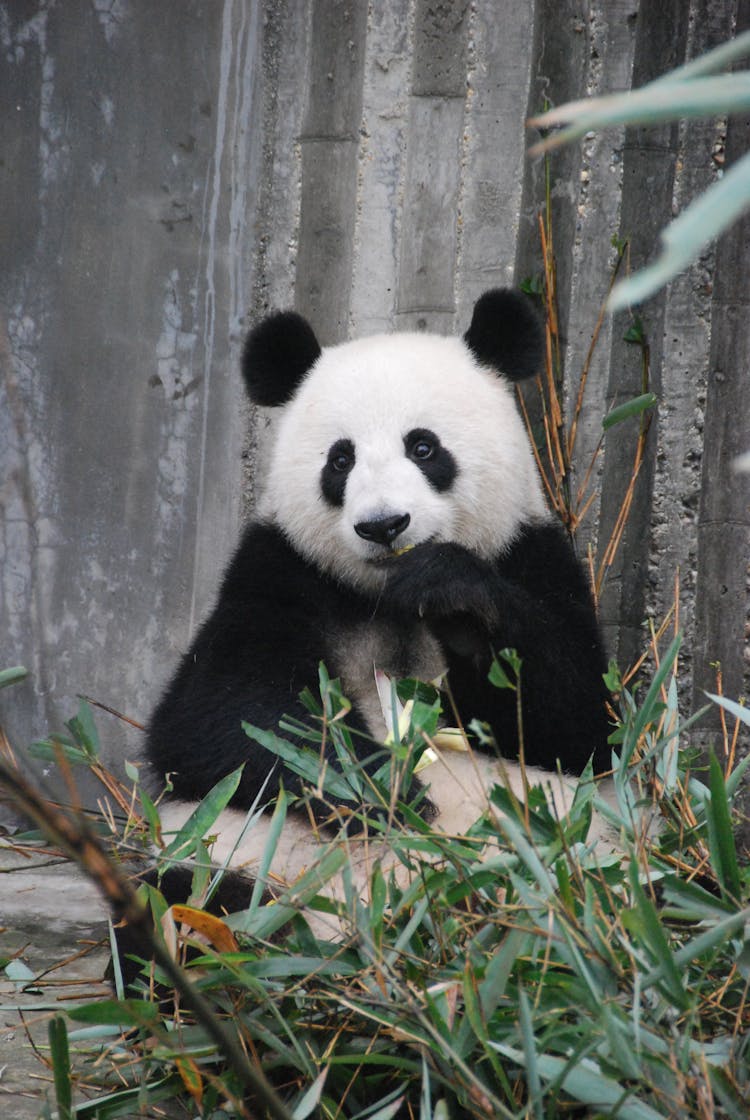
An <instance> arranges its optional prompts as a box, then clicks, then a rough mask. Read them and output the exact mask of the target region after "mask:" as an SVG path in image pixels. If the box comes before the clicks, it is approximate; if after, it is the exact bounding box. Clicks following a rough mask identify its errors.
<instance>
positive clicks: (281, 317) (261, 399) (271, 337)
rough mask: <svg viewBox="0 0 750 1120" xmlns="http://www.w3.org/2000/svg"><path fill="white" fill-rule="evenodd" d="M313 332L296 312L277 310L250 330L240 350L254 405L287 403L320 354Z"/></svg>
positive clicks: (244, 373) (243, 370) (273, 405)
mask: <svg viewBox="0 0 750 1120" xmlns="http://www.w3.org/2000/svg"><path fill="white" fill-rule="evenodd" d="M320 353H321V351H320V344H319V343H318V340H317V338H316V337H315V333H314V331H313V329H312V327H311V326H310V324H309V323H308V322H307V320H306V319H303V318H302V316H301V315H298V314H297V312H296V311H276V312H274V314H273V315H269V316H268V318H267V319H263V321H262V322H260V323H258V325H257V326H256V327H253V329H252V330H251V331H250V334H249V335H248V336H247V340H246V341H245V346H244V349H243V351H242V376H243V377H244V379H245V385H246V386H247V391H248V393H249V395H250V400H251V401H253V402H254V403H255V404H261V405H266V406H269V407H271V408H274V407H276V406H278V405H282V404H286V402H287V401H288V400H290V399H291V397H292V395H293V393H294V391H295V389H296V388H297V386H298V385H299V383H300V382H301V381H302V379H303V377H304V376H305V374H306V373H307V372H308V370H309V369H311V368H312V366H313V365H314V364H315V362H316V361H317V360H318V358H319V357H320Z"/></svg>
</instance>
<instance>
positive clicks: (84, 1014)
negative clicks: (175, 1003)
mask: <svg viewBox="0 0 750 1120" xmlns="http://www.w3.org/2000/svg"><path fill="white" fill-rule="evenodd" d="M66 1014H67V1016H68V1018H70V1019H73V1020H74V1021H75V1022H77V1023H99V1024H102V1025H104V1026H108V1027H123V1028H124V1027H144V1026H150V1025H153V1024H154V1023H155V1022H157V1021H158V1018H159V1007H158V1005H157V1004H154V1003H147V1002H146V1001H145V1000H141V999H121V1000H116V999H103V1000H100V1001H99V1002H98V1003H85V1004H83V1006H82V1007H71V1008H70V1009H69V1010H68V1011H67V1012H66Z"/></svg>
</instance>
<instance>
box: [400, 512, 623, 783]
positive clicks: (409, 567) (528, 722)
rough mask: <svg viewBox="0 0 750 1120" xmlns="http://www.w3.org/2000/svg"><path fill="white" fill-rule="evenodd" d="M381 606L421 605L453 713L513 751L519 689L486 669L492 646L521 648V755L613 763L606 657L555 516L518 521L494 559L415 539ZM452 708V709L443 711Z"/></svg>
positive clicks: (569, 765) (535, 760)
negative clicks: (440, 654) (513, 536)
mask: <svg viewBox="0 0 750 1120" xmlns="http://www.w3.org/2000/svg"><path fill="white" fill-rule="evenodd" d="M385 598H386V599H387V602H388V607H389V609H391V610H396V611H398V612H401V613H403V612H409V613H416V614H417V615H421V617H423V618H424V619H425V621H426V622H427V623H428V625H429V626H430V628H431V629H432V630H433V632H434V633H435V635H436V637H437V638H438V639H439V641H440V642H441V645H442V646H443V649H444V652H445V655H446V660H447V664H448V685H449V688H450V694H451V697H452V699H453V702H454V703H455V705H456V708H457V710H458V714H459V716H460V717H461V720H462V721H464V722H466V723H468V722H469V721H470V720H472V719H474V718H477V719H480V720H482V721H483V722H486V723H488V724H490V726H491V727H492V730H493V733H494V736H495V738H496V740H497V743H498V746H499V748H500V750H501V751H502V753H503V754H504V755H506V756H514V755H516V754H517V753H518V742H519V740H518V721H517V708H516V694H515V693H514V692H513V691H512V690H509V689H498V688H496V687H495V686H494V685H492V684H490V682H489V681H488V679H487V674H488V672H489V669H490V666H491V663H492V659H493V656H494V654H496V653H497V652H499V651H500V650H502V649H505V648H508V647H510V648H513V649H516V650H517V651H518V654H519V655H520V657H521V659H522V667H521V696H522V713H523V736H524V747H525V757H526V761H527V762H528V763H530V764H533V765H537V766H543V767H545V768H548V769H550V768H552V769H553V768H554V767H555V766H556V764H557V760H558V759H559V761H560V764H561V765H562V767H563V769H564V770H566V771H570V772H580V771H581V770H582V769H583V767H584V766H585V764H586V762H587V761H588V759H589V757H590V756H592V755H593V756H594V766H595V769H597V770H602V769H606V768H607V767H608V765H609V750H608V747H607V742H606V741H607V735H608V732H609V727H608V722H607V716H606V711H605V700H606V689H605V686H604V683H603V681H602V674H603V673H604V672H605V670H606V660H605V656H604V651H603V647H602V642H601V638H600V635H599V628H598V625H597V621H596V617H595V614H594V608H593V604H592V601H591V596H590V593H589V589H588V585H587V581H586V577H585V574H584V572H583V570H582V568H581V565H580V564H579V562H578V560H577V558H576V557H575V555H574V553H573V550H572V548H571V546H570V544H569V543H568V541H567V539H566V537H565V535H564V533H563V531H562V529H561V528H560V527H558V526H557V525H556V524H554V523H546V524H544V525H539V526H533V527H532V526H530V527H527V528H525V529H524V530H523V532H522V533H521V535H520V536H519V538H518V540H517V541H516V542H515V544H514V545H513V546H512V547H511V548H510V550H509V551H508V553H507V555H505V556H503V557H500V558H498V559H497V560H495V561H494V562H493V563H491V562H488V561H485V560H482V559H481V558H480V557H478V556H476V555H475V554H474V553H472V552H470V551H468V550H467V549H465V548H463V547H462V546H461V545H457V544H452V543H449V544H438V543H433V544H426V545H419V546H417V547H416V548H414V549H413V550H411V551H410V552H407V553H404V555H403V556H401V557H398V558H397V559H396V560H395V561H394V563H393V570H392V571H391V574H390V577H389V581H388V585H387V591H386V596H385ZM448 718H449V719H450V715H448Z"/></svg>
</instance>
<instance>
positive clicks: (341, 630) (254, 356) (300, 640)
mask: <svg viewBox="0 0 750 1120" xmlns="http://www.w3.org/2000/svg"><path fill="white" fill-rule="evenodd" d="M543 344H544V337H543V332H542V328H541V325H540V322H539V319H538V316H537V314H536V311H535V310H534V308H533V306H532V304H531V302H530V300H529V299H528V298H527V297H526V296H525V295H523V294H522V293H520V292H514V291H510V290H504V289H503V290H493V291H489V292H486V293H485V294H484V295H483V296H481V298H480V299H479V300H478V302H477V303H476V305H475V307H474V311H473V316H472V320H471V324H470V326H469V328H468V330H467V331H466V333H465V334H464V336H463V338H452V337H442V336H436V335H432V334H427V333H396V334H391V335H377V336H374V337H369V338H363V339H358V340H354V341H348V342H344V343H342V344H339V345H336V346H331V347H325V348H321V346H320V345H319V343H318V341H317V338H316V336H315V334H314V332H313V329H312V328H311V326H310V325H309V324H308V323H307V322H306V320H305V319H304V318H302V317H301V316H300V315H299V314H297V313H296V312H292V311H286V312H277V313H274V314H271V315H270V316H268V317H267V318H265V319H264V320H263V321H261V322H260V323H259V324H258V325H257V326H255V328H254V329H253V330H252V331H251V332H250V334H249V337H248V338H247V340H246V344H245V347H244V351H243V355H242V373H243V376H244V381H245V384H246V387H247V390H248V393H249V396H250V399H251V401H252V402H253V403H254V404H256V405H260V406H264V407H266V408H270V409H273V410H275V411H276V412H277V414H278V419H277V423H276V425H275V430H274V435H273V441H272V448H271V451H270V460H269V462H268V463H267V479H266V485H265V489H264V493H263V496H262V499H261V501H260V504H259V509H258V513H257V516H256V518H255V520H254V521H253V522H252V523H251V524H250V525H249V527H248V528H247V529H246V530H245V532H244V536H243V537H242V540H241V543H240V545H239V547H238V549H237V551H236V554H235V555H234V558H233V559H232V560H231V562H230V564H229V567H228V569H227V571H226V574H225V576H224V579H223V582H222V584H221V587H220V590H219V594H218V599H217V601H216V605H215V607H214V609H213V611H212V613H211V614H210V616H209V617H208V618H207V620H206V621H205V622H204V624H203V625H202V627H201V628H200V630H199V632H198V634H197V636H196V637H195V640H194V641H193V643H192V646H191V648H190V649H189V651H188V652H187V654H186V655H185V656H184V658H183V660H182V662H181V664H180V665H179V667H178V669H177V672H176V674H175V676H174V679H173V680H172V681H171V683H170V684H169V685H168V687H167V689H166V691H165V693H164V695H163V696H162V698H161V700H160V702H159V703H158V706H157V707H156V710H155V711H154V713H153V716H152V718H151V720H150V723H149V725H148V728H147V756H148V760H149V763H150V765H151V767H152V768H153V771H154V772H155V773H156V774H157V775H158V776H159V778H160V779H161V780H162V781H163V780H164V779H166V778H169V782H170V783H171V789H170V793H169V799H168V800H166V801H164V802H163V803H162V828H163V829H164V830H165V832H170V831H172V832H173V831H176V830H177V829H179V828H180V827H181V825H182V824H183V823H184V822H185V820H186V819H187V818H188V816H189V815H190V813H191V812H192V810H193V808H194V803H195V802H196V801H197V800H199V799H201V798H202V797H204V796H205V795H206V794H207V793H208V791H209V790H210V789H211V788H212V787H213V786H214V785H215V783H217V782H218V781H219V779H221V778H222V777H223V776H225V775H226V774H228V773H230V772H231V771H234V770H235V769H236V768H238V767H240V766H243V767H244V768H243V770H242V776H241V778H240V781H239V785H238V787H237V790H236V792H235V794H234V796H233V799H232V801H231V804H230V806H229V807H228V808H227V809H226V810H224V812H223V813H222V814H221V816H220V817H219V819H218V821H216V822H215V823H214V824H213V825H212V826H211V829H210V831H211V832H212V833H218V839H217V841H216V844H215V846H214V849H213V858H214V859H215V860H216V861H217V862H219V863H221V861H222V860H224V859H228V858H230V856H231V860H232V865H233V866H240V867H241V868H242V870H243V872H244V873H246V874H247V875H248V876H251V875H252V871H253V864H254V862H256V861H257V859H258V855H259V852H261V851H262V850H263V848H264V845H265V842H266V839H267V836H268V831H269V827H270V826H269V820H270V817H269V815H268V814H264V815H261V816H260V817H256V819H255V822H254V824H253V827H251V828H250V829H247V828H246V824H247V814H248V810H250V809H252V808H256V807H257V806H258V804H259V803H263V804H269V805H270V804H271V803H272V802H273V800H274V797H275V796H276V795H277V794H278V792H279V789H280V788H281V787H282V786H283V788H284V789H285V790H286V792H287V793H288V794H290V795H292V796H294V797H300V798H302V797H306V803H305V805H304V806H303V807H302V808H301V809H300V810H299V811H298V812H292V813H290V814H289V815H288V818H287V821H286V825H285V828H284V832H283V835H282V837H281V838H280V840H279V843H278V845H277V848H276V852H275V855H274V861H273V864H272V868H271V870H272V871H273V873H274V875H275V877H276V879H277V881H281V882H286V883H291V882H293V881H294V879H295V878H296V876H297V875H299V874H300V873H301V871H302V870H303V869H304V868H305V867H306V866H308V865H309V864H310V862H311V859H312V853H313V851H314V849H315V847H316V845H317V844H319V843H320V833H319V831H318V830H319V828H321V829H323V833H324V834H325V829H326V825H327V824H331V822H332V817H331V814H332V812H333V814H334V817H336V819H337V820H338V821H339V822H340V820H341V813H344V812H349V813H350V815H351V806H350V804H348V803H347V804H343V803H340V804H339V803H337V799H336V797H335V796H332V795H326V796H325V798H322V797H319V796H316V794H315V793H314V792H313V793H312V794H311V793H310V791H309V790H308V791H305V789H304V788H303V783H302V781H301V779H300V778H299V777H298V776H297V775H296V774H295V773H293V772H292V771H291V770H290V769H289V768H288V767H286V766H285V765H284V764H283V763H282V762H281V761H280V760H277V759H276V758H275V757H274V755H273V754H271V753H269V752H268V751H267V750H266V749H264V748H263V747H262V746H260V745H259V744H258V743H256V742H254V741H253V740H252V739H250V738H249V737H248V736H247V735H246V734H245V732H244V731H243V728H242V722H243V721H248V722H249V723H251V724H254V725H256V726H259V727H262V728H268V729H278V724H279V721H280V720H281V719H282V717H284V716H287V717H292V718H295V717H296V718H297V719H299V720H301V721H303V722H307V723H308V724H309V722H310V716H309V713H308V711H307V709H306V708H305V707H304V705H303V703H302V701H301V700H300V694H301V693H302V691H303V690H304V689H305V688H309V689H311V690H312V691H313V692H315V691H316V685H317V682H318V672H319V665H320V664H321V663H324V664H325V665H326V666H327V668H328V671H329V673H330V675H331V677H338V678H339V679H340V681H341V687H342V691H343V693H344V695H345V696H346V697H348V698H349V700H350V702H351V711H350V712H349V713H348V714H347V717H346V723H347V726H348V727H349V728H351V729H352V732H353V735H354V739H353V741H354V743H355V744H358V745H359V744H361V747H360V746H358V747H357V749H358V751H359V750H360V749H361V751H362V760H361V761H362V766H363V767H364V768H365V769H368V768H369V770H370V772H373V771H374V769H376V768H377V767H378V766H380V765H381V764H382V757H380V758H377V757H376V758H374V759H373V758H372V756H373V753H374V750H375V748H374V746H373V742H372V740H375V742H376V743H380V744H382V743H383V742H384V741H385V739H386V736H387V733H388V728H387V723H386V720H385V719H384V714H383V711H384V709H383V705H382V704H381V702H380V696H379V691H378V680H380V681H381V682H382V679H383V677H382V674H385V677H386V679H388V678H391V679H402V678H415V679H417V680H422V681H435V680H441V681H443V682H444V686H445V689H446V697H447V698H446V703H445V711H446V716H447V718H448V719H449V720H451V721H455V722H458V723H459V724H460V725H461V726H463V727H464V728H466V727H468V726H469V723H470V721H472V720H480V721H482V723H484V724H486V725H487V726H488V728H489V729H490V730H491V738H492V742H493V744H494V746H493V747H492V749H490V747H488V745H487V743H486V742H477V743H473V744H472V749H471V750H469V751H461V752H450V751H438V752H437V755H438V757H437V760H436V761H435V762H434V763H433V764H431V765H430V766H428V767H426V768H425V770H424V771H422V773H421V775H420V779H419V780H420V782H421V783H422V784H423V786H424V788H425V791H426V797H425V798H424V799H423V801H422V810H421V811H422V813H423V815H425V816H426V817H428V818H429V817H431V818H432V823H433V826H434V827H435V828H438V829H442V830H443V831H445V832H446V833H447V834H449V835H454V834H461V833H462V832H465V831H466V829H467V828H468V827H469V826H470V825H471V824H472V823H473V822H474V821H475V820H476V819H477V817H478V816H480V814H481V813H482V812H483V810H485V809H486V808H487V791H488V788H489V787H491V785H492V784H493V783H494V782H496V781H498V780H499V776H500V773H501V772H502V774H503V776H504V778H505V780H508V778H507V776H508V774H510V781H511V784H513V785H514V786H515V788H516V791H517V792H520V791H523V788H524V786H523V782H524V777H523V774H521V772H520V770H519V768H518V766H517V765H515V767H514V763H513V760H515V759H517V758H518V755H519V750H520V736H519V718H518V705H517V693H516V692H514V691H512V690H508V689H499V688H497V687H495V685H493V684H492V683H490V681H489V679H488V673H489V670H490V667H491V665H492V662H493V659H494V657H495V655H496V654H497V653H498V652H499V651H501V650H504V649H506V648H513V649H515V650H516V651H517V653H518V655H519V657H520V659H521V670H520V696H521V719H520V727H521V729H522V731H521V734H522V737H523V755H524V762H525V767H526V770H527V772H528V775H529V777H530V778H531V779H532V780H538V779H539V778H540V777H543V778H545V779H546V780H548V781H549V782H550V783H551V785H552V787H553V796H554V798H555V803H556V805H559V807H560V811H561V812H563V811H565V809H566V807H567V805H569V799H570V793H569V789H568V787H569V785H570V779H569V778H566V777H565V776H566V775H570V776H574V775H578V774H580V773H581V771H582V770H583V769H584V767H585V766H586V765H587V763H588V762H589V760H591V761H592V763H593V767H594V771H595V772H601V771H602V770H606V769H607V768H608V766H609V749H608V747H607V738H608V733H609V731H610V728H609V726H608V716H607V708H606V699H607V693H606V689H605V685H604V681H603V674H604V673H605V670H606V663H605V655H604V649H603V645H602V640H601V637H600V632H599V627H598V624H597V619H596V615H595V610H594V606H593V602H592V598H591V594H590V589H589V585H588V580H587V577H586V574H585V572H584V570H583V568H582V566H581V564H580V563H579V561H578V559H577V558H576V556H575V554H574V551H573V549H572V547H571V544H570V542H569V540H568V538H567V536H566V534H565V532H564V530H563V528H562V527H561V525H560V524H559V522H558V521H557V520H556V519H555V518H554V517H553V516H552V515H551V514H550V513H549V511H548V509H547V507H546V503H545V499H544V493H543V489H542V485H541V481H540V478H539V474H538V471H537V467H536V464H535V461H534V456H533V452H532V449H531V446H530V443H529V440H528V437H527V433H526V430H525V426H524V423H523V421H522V419H521V417H520V415H519V413H518V410H517V407H516V403H515V399H514V393H515V390H514V383H516V382H519V381H521V380H523V379H525V378H528V377H531V376H533V375H534V374H536V373H537V372H538V370H539V369H540V367H541V365H542V360H543ZM287 737H288V736H287ZM498 753H499V755H501V756H502V759H503V760H507V761H503V762H499V761H498ZM323 763H325V764H326V765H327V766H328V767H334V768H336V767H337V766H338V765H339V764H338V761H337V757H336V754H335V751H334V750H333V748H332V747H331V746H330V744H329V745H328V746H327V747H326V748H325V750H324V756H323V757H322V758H321V764H323ZM566 799H567V800H566ZM337 810H340V813H339V814H338V817H337V816H336V814H337ZM311 819H312V822H313V823H312V824H311ZM358 819H359V818H358V816H357V814H354V815H353V820H354V822H355V823H354V824H353V825H352V826H351V828H350V832H349V834H350V837H351V839H352V842H353V843H356V832H357V828H358V827H361V821H360V824H357V823H356V822H357V820H358ZM381 854H382V852H381ZM365 878H366V870H363V871H362V879H363V881H364V879H365Z"/></svg>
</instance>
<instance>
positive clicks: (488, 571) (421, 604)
mask: <svg viewBox="0 0 750 1120" xmlns="http://www.w3.org/2000/svg"><path fill="white" fill-rule="evenodd" d="M494 583H495V573H494V571H493V569H492V567H491V566H490V565H489V564H488V563H487V562H486V561H484V560H482V559H481V557H479V556H476V555H475V554H474V553H473V552H470V551H469V550H468V549H466V548H463V547H462V546H461V545H459V544H455V543H453V542H447V543H439V542H430V543H428V544H418V545H416V546H415V547H414V548H412V549H410V550H409V551H408V552H405V553H403V555H401V556H399V557H397V558H395V559H394V561H393V563H392V570H390V571H389V574H388V582H387V584H386V589H385V597H386V598H387V600H388V602H389V604H390V605H391V606H392V607H393V608H395V609H396V610H397V611H398V612H399V613H400V614H402V615H414V616H417V617H419V618H424V619H425V620H426V621H427V622H428V623H429V622H433V621H434V622H438V621H447V620H449V619H451V618H453V617H466V616H469V617H470V618H472V619H474V620H476V621H481V622H482V624H483V628H486V629H490V628H491V627H492V625H493V623H494V621H495V615H496V605H495V597H494V595H493V585H494Z"/></svg>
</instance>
